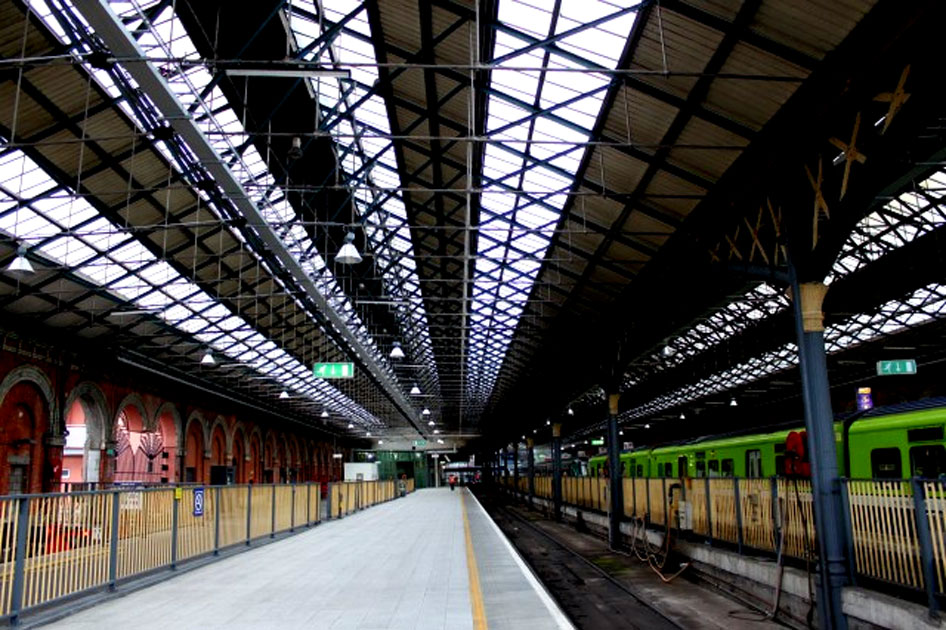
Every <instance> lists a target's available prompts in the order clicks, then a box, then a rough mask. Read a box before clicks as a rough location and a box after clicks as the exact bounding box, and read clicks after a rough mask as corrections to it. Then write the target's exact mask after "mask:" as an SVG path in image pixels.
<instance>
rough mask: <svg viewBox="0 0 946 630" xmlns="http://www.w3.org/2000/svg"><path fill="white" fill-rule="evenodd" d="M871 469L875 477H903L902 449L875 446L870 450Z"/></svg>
mask: <svg viewBox="0 0 946 630" xmlns="http://www.w3.org/2000/svg"><path fill="white" fill-rule="evenodd" d="M870 471H871V475H873V477H874V478H875V479H902V478H903V467H902V465H901V463H900V449H899V448H896V447H892V448H875V449H874V450H872V451H871V452H870Z"/></svg>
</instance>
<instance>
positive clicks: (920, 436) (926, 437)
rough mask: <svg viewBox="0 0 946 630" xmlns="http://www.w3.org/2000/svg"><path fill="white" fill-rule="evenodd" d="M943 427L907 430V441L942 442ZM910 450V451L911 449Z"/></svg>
mask: <svg viewBox="0 0 946 630" xmlns="http://www.w3.org/2000/svg"><path fill="white" fill-rule="evenodd" d="M942 441H943V427H925V428H923V429H910V430H909V431H907V442H942ZM911 452H912V451H911Z"/></svg>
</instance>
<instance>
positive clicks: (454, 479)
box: [449, 475, 457, 492]
mask: <svg viewBox="0 0 946 630" xmlns="http://www.w3.org/2000/svg"><path fill="white" fill-rule="evenodd" d="M449 482H450V492H453V486H455V485H457V477H456V475H450V479H449Z"/></svg>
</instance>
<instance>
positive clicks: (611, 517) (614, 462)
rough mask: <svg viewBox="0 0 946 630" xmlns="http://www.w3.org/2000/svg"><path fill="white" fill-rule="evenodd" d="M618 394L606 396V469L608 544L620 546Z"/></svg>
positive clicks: (621, 501)
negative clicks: (609, 488)
mask: <svg viewBox="0 0 946 630" xmlns="http://www.w3.org/2000/svg"><path fill="white" fill-rule="evenodd" d="M620 398H621V395H620V394H611V395H610V396H608V471H609V472H610V481H611V484H610V485H611V493H610V494H611V509H610V512H609V514H608V544H609V545H610V546H611V548H612V549H620V548H621V521H622V520H623V519H624V485H623V480H622V479H621V446H620V444H618V401H619V400H620Z"/></svg>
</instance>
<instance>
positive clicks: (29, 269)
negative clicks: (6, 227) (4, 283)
mask: <svg viewBox="0 0 946 630" xmlns="http://www.w3.org/2000/svg"><path fill="white" fill-rule="evenodd" d="M6 272H7V273H8V274H10V275H11V276H15V277H17V278H25V277H27V276H32V275H33V274H34V273H36V270H35V269H33V265H31V264H30V261H29V259H28V258H27V257H26V248H25V247H20V248H18V249H17V250H16V258H14V259H13V260H11V261H10V264H9V265H7V268H6Z"/></svg>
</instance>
